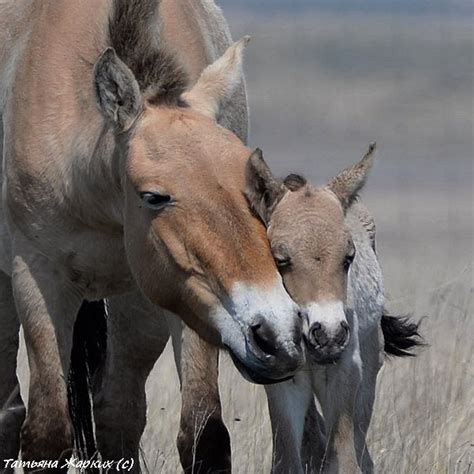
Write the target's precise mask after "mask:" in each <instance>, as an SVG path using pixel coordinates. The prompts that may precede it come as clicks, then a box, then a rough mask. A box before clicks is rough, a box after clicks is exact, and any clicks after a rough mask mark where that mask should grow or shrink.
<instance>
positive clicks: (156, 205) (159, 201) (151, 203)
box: [140, 192, 171, 211]
mask: <svg viewBox="0 0 474 474" xmlns="http://www.w3.org/2000/svg"><path fill="white" fill-rule="evenodd" d="M140 198H141V199H142V201H143V202H144V203H145V205H146V207H148V208H149V209H152V210H154V211H157V210H158V209H161V208H163V207H165V206H166V205H167V204H169V203H170V202H171V196H170V195H169V194H160V193H151V192H145V193H140Z"/></svg>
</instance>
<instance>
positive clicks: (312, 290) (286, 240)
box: [249, 145, 384, 473]
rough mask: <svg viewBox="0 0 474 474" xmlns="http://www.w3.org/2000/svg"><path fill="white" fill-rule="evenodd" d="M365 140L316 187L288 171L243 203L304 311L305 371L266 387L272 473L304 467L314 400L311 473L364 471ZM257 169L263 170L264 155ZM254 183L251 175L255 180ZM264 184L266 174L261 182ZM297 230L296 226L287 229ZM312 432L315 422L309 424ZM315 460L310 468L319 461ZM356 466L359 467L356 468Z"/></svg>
mask: <svg viewBox="0 0 474 474" xmlns="http://www.w3.org/2000/svg"><path fill="white" fill-rule="evenodd" d="M374 149H375V146H374V145H372V146H371V147H370V149H369V151H368V153H367V154H366V155H365V157H364V158H363V159H362V160H361V161H360V162H359V163H358V164H357V165H355V166H354V167H352V168H349V169H347V170H345V171H344V172H342V173H341V174H340V175H339V176H337V177H336V178H334V179H332V180H331V181H330V182H329V183H328V185H327V186H325V187H323V188H316V187H314V186H312V185H311V184H309V183H307V182H306V180H305V179H304V178H302V177H300V176H295V175H290V176H289V177H287V178H286V180H285V182H284V184H283V186H282V185H281V184H279V183H277V182H275V185H274V186H273V189H272V190H268V189H265V192H266V193H267V194H268V193H270V194H271V195H273V196H274V198H273V199H272V200H270V201H268V200H267V202H265V203H262V199H261V194H260V193H261V191H260V192H259V193H255V191H254V190H251V192H250V193H249V196H250V200H251V202H252V203H253V204H254V207H255V209H256V210H257V212H258V213H259V215H260V216H261V217H262V219H264V221H265V222H266V224H267V226H268V237H269V240H270V244H271V247H272V251H273V254H274V257H275V260H276V262H277V265H278V266H279V268H280V272H281V273H282V276H283V281H284V283H285V286H286V288H287V289H288V291H289V293H290V295H291V296H292V298H294V300H295V301H296V302H298V303H299V304H300V305H301V307H302V308H305V310H306V315H307V327H306V329H305V330H304V332H303V333H304V337H305V342H306V347H307V352H308V361H307V366H306V369H304V370H302V371H301V372H299V373H298V374H297V375H296V376H295V377H294V379H293V380H291V381H288V382H284V383H282V384H277V385H269V386H267V387H266V392H267V397H268V403H269V410H270V416H271V420H272V430H273V435H274V453H275V454H274V458H273V459H274V466H273V468H274V471H275V472H281V473H287V472H304V469H303V463H302V459H301V454H300V453H301V449H302V439H303V430H304V425H305V418H306V416H307V414H308V409H309V408H310V406H311V404H312V401H313V394H314V395H316V398H317V400H318V402H319V404H320V407H321V412H322V416H323V418H324V431H325V432H326V435H327V440H326V442H325V443H323V444H322V443H321V439H317V440H316V441H317V443H318V444H316V445H313V447H312V452H311V456H312V458H313V459H312V460H305V461H306V462H308V461H309V462H310V465H312V466H313V469H314V468H316V469H318V468H320V465H321V461H322V459H323V458H324V460H325V462H324V471H325V472H326V471H327V472H340V473H350V472H357V471H358V470H359V462H362V458H364V462H363V464H364V472H367V471H370V463H371V462H370V457H369V455H368V453H367V447H366V445H365V434H366V432H367V428H368V424H369V420H370V413H371V410H372V404H373V395H374V389H375V382H376V374H377V372H378V370H379V368H380V366H381V364H382V360H383V359H382V355H383V346H384V345H383V338H382V332H381V318H382V314H383V308H384V295H383V284H382V274H381V271H380V268H379V266H378V263H377V259H376V257H375V253H374V251H373V239H372V238H371V234H370V233H369V232H368V231H367V228H366V227H367V226H369V230H370V228H371V227H372V226H371V221H370V220H367V214H366V213H365V212H363V211H362V210H361V208H360V206H359V205H358V203H356V197H357V193H358V192H359V191H360V190H361V189H362V187H363V185H364V182H365V180H366V177H367V174H368V171H369V169H370V167H371V165H372V162H373V152H374ZM255 168H256V169H257V170H258V174H257V176H258V175H261V174H267V173H268V169H267V168H266V167H265V165H264V163H263V161H261V162H256V163H255ZM257 182H258V180H257ZM267 182H268V180H267ZM296 230H297V231H296ZM318 428H319V429H321V428H322V427H318ZM318 464H319V466H318ZM361 466H362V464H361Z"/></svg>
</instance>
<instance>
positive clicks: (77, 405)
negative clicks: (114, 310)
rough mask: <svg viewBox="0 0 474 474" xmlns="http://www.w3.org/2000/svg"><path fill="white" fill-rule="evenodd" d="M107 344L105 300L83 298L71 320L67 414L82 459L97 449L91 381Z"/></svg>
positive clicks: (88, 457)
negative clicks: (72, 324) (71, 343)
mask: <svg viewBox="0 0 474 474" xmlns="http://www.w3.org/2000/svg"><path fill="white" fill-rule="evenodd" d="M106 347H107V313H106V306H105V301H84V302H83V303H82V306H81V308H80V310H79V314H78V315H77V319H76V322H75V324H74V335H73V346H72V352H71V365H70V369H69V377H68V400H69V414H70V416H71V420H72V425H73V429H74V439H75V448H76V450H77V452H78V454H79V455H80V457H81V458H82V459H91V458H93V457H94V455H95V454H96V452H97V446H96V440H95V435H94V432H95V430H94V415H93V405H92V381H93V377H94V374H95V373H96V371H97V369H98V368H99V366H100V365H101V363H102V361H103V358H104V356H105V352H106Z"/></svg>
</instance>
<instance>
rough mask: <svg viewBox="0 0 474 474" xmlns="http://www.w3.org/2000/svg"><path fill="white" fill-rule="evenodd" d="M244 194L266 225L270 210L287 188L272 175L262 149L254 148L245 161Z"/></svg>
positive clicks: (272, 209)
mask: <svg viewBox="0 0 474 474" xmlns="http://www.w3.org/2000/svg"><path fill="white" fill-rule="evenodd" d="M245 178H246V189H245V195H246V197H247V199H248V201H249V203H250V206H251V207H252V209H253V210H254V211H255V212H256V213H257V214H258V216H259V217H260V218H261V219H262V221H263V222H264V223H265V224H266V225H268V224H269V221H270V218H271V215H272V212H273V211H274V210H275V207H276V205H277V204H278V203H279V202H280V200H281V198H282V197H283V196H284V195H285V192H286V191H287V189H286V188H285V186H284V185H283V184H282V183H281V182H280V181H279V180H278V179H277V178H275V177H274V176H273V174H272V172H271V170H270V168H269V167H268V165H267V163H265V160H264V159H263V153H262V150H260V149H258V148H257V149H256V150H255V151H254V152H253V153H252V154H251V155H250V158H249V159H248V161H247V166H246V170H245Z"/></svg>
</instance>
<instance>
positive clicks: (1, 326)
mask: <svg viewBox="0 0 474 474" xmlns="http://www.w3.org/2000/svg"><path fill="white" fill-rule="evenodd" d="M19 330H20V321H19V320H18V317H17V314H16V309H15V302H14V300H13V292H12V287H11V279H10V277H8V276H7V275H5V274H4V273H2V272H1V271H0V360H1V364H0V462H2V463H3V460H5V459H17V457H18V452H19V450H20V429H21V425H22V424H23V421H24V419H25V406H24V405H23V400H22V399H21V396H20V390H19V385H18V380H17V376H16V358H17V353H18V339H19V334H18V333H19ZM3 467H4V466H1V467H0V470H2V469H3ZM7 472H8V471H7Z"/></svg>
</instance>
